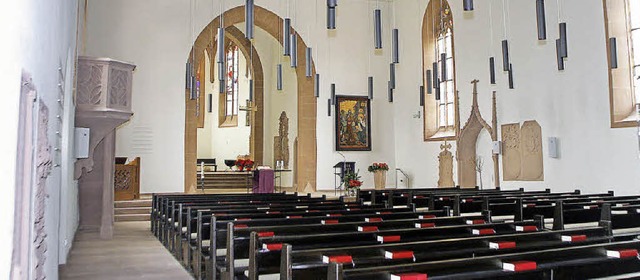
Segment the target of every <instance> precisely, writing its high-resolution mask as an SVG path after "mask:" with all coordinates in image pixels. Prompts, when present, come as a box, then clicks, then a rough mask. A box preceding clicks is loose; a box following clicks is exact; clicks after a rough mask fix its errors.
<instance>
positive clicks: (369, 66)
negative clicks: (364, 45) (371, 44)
mask: <svg viewBox="0 0 640 280" xmlns="http://www.w3.org/2000/svg"><path fill="white" fill-rule="evenodd" d="M366 11H367V12H366V13H367V19H368V21H369V34H370V35H371V37H370V38H371V39H372V40H373V38H374V36H375V35H374V34H373V23H372V21H373V18H372V17H371V12H370V11H371V2H370V1H367V9H366ZM367 63H368V66H367V67H368V68H367V72H368V73H369V76H371V51H368V52H367Z"/></svg>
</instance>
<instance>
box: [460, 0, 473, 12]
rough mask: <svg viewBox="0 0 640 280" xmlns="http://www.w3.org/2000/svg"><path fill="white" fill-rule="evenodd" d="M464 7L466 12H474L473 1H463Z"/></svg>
mask: <svg viewBox="0 0 640 280" xmlns="http://www.w3.org/2000/svg"><path fill="white" fill-rule="evenodd" d="M462 7H463V9H464V10H465V11H473V0H463V1H462Z"/></svg>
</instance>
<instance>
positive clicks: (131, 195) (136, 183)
mask: <svg viewBox="0 0 640 280" xmlns="http://www.w3.org/2000/svg"><path fill="white" fill-rule="evenodd" d="M113 185H114V192H115V200H116V201H120V200H133V199H138V198H140V157H137V158H136V159H135V160H133V161H132V162H130V163H127V164H116V170H115V174H114V178H113Z"/></svg>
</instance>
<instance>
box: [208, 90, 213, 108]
mask: <svg viewBox="0 0 640 280" xmlns="http://www.w3.org/2000/svg"><path fill="white" fill-rule="evenodd" d="M207 112H209V113H212V112H213V94H211V93H209V104H208V106H207Z"/></svg>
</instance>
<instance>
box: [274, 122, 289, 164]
mask: <svg viewBox="0 0 640 280" xmlns="http://www.w3.org/2000/svg"><path fill="white" fill-rule="evenodd" d="M279 121H280V125H279V128H278V136H275V137H274V139H273V161H274V166H277V164H276V163H277V162H278V161H282V162H283V165H282V168H284V169H289V158H290V157H289V118H288V117H287V113H286V112H285V111H282V113H281V114H280V118H279Z"/></svg>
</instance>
